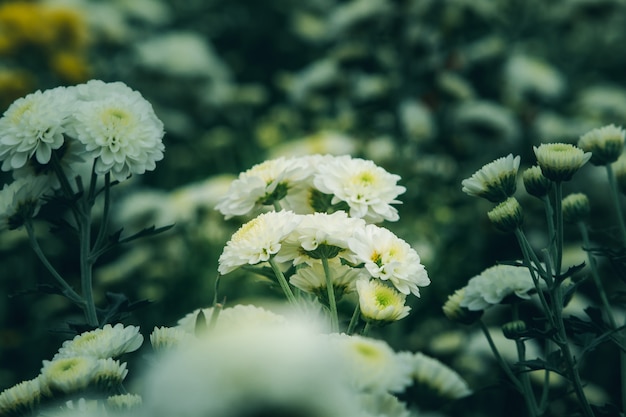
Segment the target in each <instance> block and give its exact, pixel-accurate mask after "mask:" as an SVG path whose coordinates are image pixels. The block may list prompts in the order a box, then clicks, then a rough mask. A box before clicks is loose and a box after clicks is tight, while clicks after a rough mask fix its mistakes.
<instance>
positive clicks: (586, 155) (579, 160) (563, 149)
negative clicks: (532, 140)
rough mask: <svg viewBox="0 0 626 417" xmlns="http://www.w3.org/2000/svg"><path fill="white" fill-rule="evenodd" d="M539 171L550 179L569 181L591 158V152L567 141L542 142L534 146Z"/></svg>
mask: <svg viewBox="0 0 626 417" xmlns="http://www.w3.org/2000/svg"><path fill="white" fill-rule="evenodd" d="M533 150H534V151H535V157H536V158H537V164H538V165H539V167H541V173H542V174H543V175H544V176H545V177H546V178H548V179H550V180H552V181H569V180H571V179H572V176H573V175H574V174H575V173H576V172H577V171H578V170H579V169H580V168H581V167H582V166H583V165H585V164H586V163H587V161H589V159H591V152H584V151H583V150H582V149H580V148H578V147H576V146H574V145H572V144H569V143H542V144H541V145H539V146H534V147H533Z"/></svg>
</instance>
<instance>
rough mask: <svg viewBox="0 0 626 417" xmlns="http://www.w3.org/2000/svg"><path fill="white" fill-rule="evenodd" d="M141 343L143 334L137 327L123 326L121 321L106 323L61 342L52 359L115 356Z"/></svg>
mask: <svg viewBox="0 0 626 417" xmlns="http://www.w3.org/2000/svg"><path fill="white" fill-rule="evenodd" d="M142 343H143V336H142V335H141V333H139V327H136V326H126V327H124V325H123V324H121V323H117V324H116V325H115V326H111V325H110V324H106V325H105V326H104V327H103V328H101V329H95V330H92V331H89V332H85V333H82V334H79V335H78V336H75V337H74V339H72V340H66V341H65V342H63V345H61V348H60V349H59V351H58V353H57V354H56V355H54V358H53V360H54V359H58V358H69V357H73V356H91V357H94V358H100V359H106V358H116V357H118V356H121V355H122V354H124V353H129V352H134V351H135V350H137V349H139V347H140V346H141V344H142Z"/></svg>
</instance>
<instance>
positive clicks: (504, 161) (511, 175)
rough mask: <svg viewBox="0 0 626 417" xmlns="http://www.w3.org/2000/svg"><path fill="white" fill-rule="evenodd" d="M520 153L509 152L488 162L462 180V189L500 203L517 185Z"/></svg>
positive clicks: (509, 195) (512, 192)
mask: <svg viewBox="0 0 626 417" xmlns="http://www.w3.org/2000/svg"><path fill="white" fill-rule="evenodd" d="M519 163H520V157H519V155H518V156H516V157H513V154H509V155H507V156H505V157H502V158H498V159H496V160H495V161H492V162H490V163H488V164H487V165H485V166H483V167H482V168H481V169H479V170H478V171H476V172H475V173H474V174H473V175H472V176H471V177H470V178H467V179H464V180H463V181H462V182H461V185H462V186H463V189H462V191H463V192H464V193H466V194H468V195H471V196H475V197H483V198H486V199H487V200H489V201H492V202H494V203H499V202H502V201H504V200H506V199H507V198H508V197H511V196H512V195H513V194H514V193H515V190H516V187H517V170H518V169H519Z"/></svg>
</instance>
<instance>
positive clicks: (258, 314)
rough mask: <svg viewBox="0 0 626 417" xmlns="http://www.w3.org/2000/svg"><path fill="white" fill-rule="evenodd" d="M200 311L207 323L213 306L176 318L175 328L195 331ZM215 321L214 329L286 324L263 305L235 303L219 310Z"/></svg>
mask: <svg viewBox="0 0 626 417" xmlns="http://www.w3.org/2000/svg"><path fill="white" fill-rule="evenodd" d="M200 311H202V314H203V315H204V321H205V322H206V324H207V325H208V324H209V323H210V320H211V317H212V316H213V312H214V309H213V307H209V308H203V309H196V310H194V311H192V312H191V313H189V314H186V315H185V316H184V317H183V318H181V319H180V320H178V325H177V327H176V328H177V329H181V330H183V331H185V332H187V333H191V334H194V333H195V332H196V323H197V321H198V315H199V314H200ZM218 313H219V315H218V318H217V321H216V322H215V329H218V330H219V329H228V328H238V327H241V326H244V325H250V326H254V325H259V326H268V325H281V324H285V325H286V324H287V323H288V321H287V318H286V317H285V316H283V315H281V314H277V313H274V312H273V311H270V310H267V309H265V308H263V307H258V306H255V305H243V304H237V305H234V306H232V307H226V308H224V309H221V310H220V311H219V312H218Z"/></svg>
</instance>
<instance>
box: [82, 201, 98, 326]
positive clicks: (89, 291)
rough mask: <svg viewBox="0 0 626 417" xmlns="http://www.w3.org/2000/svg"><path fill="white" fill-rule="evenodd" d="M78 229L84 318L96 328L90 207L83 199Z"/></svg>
mask: <svg viewBox="0 0 626 417" xmlns="http://www.w3.org/2000/svg"><path fill="white" fill-rule="evenodd" d="M81 202H82V203H83V204H82V205H81V208H82V210H80V213H79V214H80V217H79V219H78V220H79V224H78V229H79V233H80V242H79V243H80V285H81V292H82V294H83V297H84V299H85V304H86V310H85V316H86V319H87V323H88V324H89V325H90V326H94V327H97V326H98V315H97V314H96V304H95V302H94V298H93V271H92V266H93V262H92V260H91V216H90V211H91V210H90V207H88V203H87V202H86V201H85V200H84V199H83V200H82V201H81Z"/></svg>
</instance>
